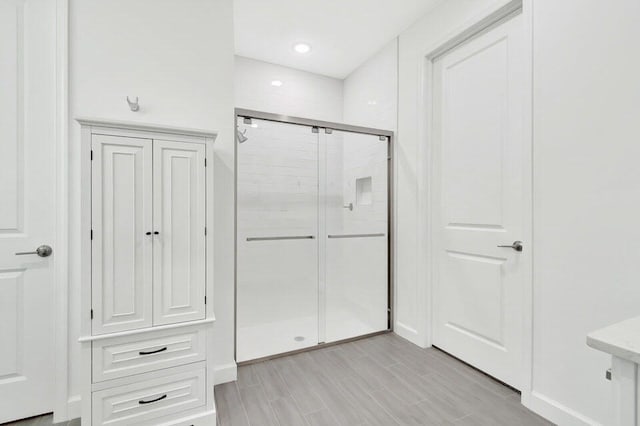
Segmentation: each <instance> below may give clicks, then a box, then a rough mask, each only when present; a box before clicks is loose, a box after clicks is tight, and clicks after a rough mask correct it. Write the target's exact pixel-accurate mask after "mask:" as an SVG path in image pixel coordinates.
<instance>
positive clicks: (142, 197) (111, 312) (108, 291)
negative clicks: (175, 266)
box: [91, 135, 153, 334]
mask: <svg viewBox="0 0 640 426" xmlns="http://www.w3.org/2000/svg"><path fill="white" fill-rule="evenodd" d="M92 150H93V161H92V164H91V179H92V180H91V186H92V197H91V199H92V205H91V227H92V233H93V237H92V238H93V239H92V245H91V247H92V249H91V251H92V253H91V275H92V277H91V285H92V287H91V298H92V309H93V320H92V332H93V334H104V333H113V332H117V331H124V330H131V329H136V328H143V327H149V326H151V324H152V278H153V277H152V265H153V254H152V250H153V235H152V234H151V232H152V230H153V229H152V219H153V210H152V197H153V187H152V182H153V181H152V179H153V172H152V160H153V155H152V140H151V139H138V138H130V137H119V136H104V135H93V136H92Z"/></svg>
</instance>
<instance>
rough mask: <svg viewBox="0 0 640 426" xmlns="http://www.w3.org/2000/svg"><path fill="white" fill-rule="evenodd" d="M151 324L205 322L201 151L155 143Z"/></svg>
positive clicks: (195, 146) (198, 146)
mask: <svg viewBox="0 0 640 426" xmlns="http://www.w3.org/2000/svg"><path fill="white" fill-rule="evenodd" d="M153 157H154V160H153V164H154V167H153V187H154V190H153V191H154V198H153V203H154V207H153V223H154V236H153V240H154V252H153V253H154V268H153V285H154V290H153V302H154V308H153V323H154V325H160V324H171V323H176V322H183V321H191V320H197V319H203V318H204V317H205V311H204V297H205V249H206V247H205V147H204V145H202V144H194V143H181V142H170V141H162V140H154V145H153Z"/></svg>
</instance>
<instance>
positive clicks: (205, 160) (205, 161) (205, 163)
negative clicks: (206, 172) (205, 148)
mask: <svg viewBox="0 0 640 426" xmlns="http://www.w3.org/2000/svg"><path fill="white" fill-rule="evenodd" d="M204 166H205V167H207V159H206V158H205V159H204Z"/></svg>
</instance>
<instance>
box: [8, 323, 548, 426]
mask: <svg viewBox="0 0 640 426" xmlns="http://www.w3.org/2000/svg"><path fill="white" fill-rule="evenodd" d="M216 405H217V409H218V425H219V426H258V425H259V426H322V425H327V426H340V425H344V426H356V425H367V426H374V425H380V426H392V425H457V426H467V425H473V426H501V425H504V426H529V425H531V426H537V425H550V424H551V423H549V422H548V421H546V420H544V419H543V418H541V417H539V416H537V415H535V414H534V413H532V412H531V411H529V410H527V409H526V408H525V407H524V406H522V405H521V404H520V395H519V394H518V393H517V392H515V391H514V390H512V389H510V388H508V387H507V386H504V385H503V384H501V383H499V382H497V381H495V380H493V379H491V378H490V377H487V376H486V375H484V374H482V373H480V372H478V371H477V370H475V369H473V368H471V367H469V366H468V365H466V364H464V363H462V362H460V361H458V360H457V359H455V358H453V357H451V356H449V355H447V354H446V353H444V352H442V351H439V350H437V349H420V348H418V347H416V346H414V345H412V344H410V343H408V342H406V341H405V340H403V339H401V338H399V337H398V336H396V335H394V334H383V335H380V336H375V337H371V338H368V339H363V340H358V341H356V342H351V343H344V344H341V345H336V346H330V347H327V348H323V349H318V350H314V351H309V352H304V353H300V354H297V355H291V356H287V357H283V358H277V359H274V360H271V361H265V362H261V363H258V364H251V365H247V366H243V367H240V368H238V381H237V382H232V383H225V384H223V385H218V386H216ZM7 425H12V426H50V425H53V421H52V416H51V415H47V416H41V417H35V418H32V419H27V420H22V421H19V422H14V423H7ZM67 425H68V426H79V425H80V421H79V420H78V419H76V420H73V421H71V422H69V423H68V424H67V423H61V424H59V425H58V426H67Z"/></svg>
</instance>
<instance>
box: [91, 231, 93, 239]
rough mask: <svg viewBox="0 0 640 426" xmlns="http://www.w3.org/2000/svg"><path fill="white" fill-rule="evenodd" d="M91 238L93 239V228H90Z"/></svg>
mask: <svg viewBox="0 0 640 426" xmlns="http://www.w3.org/2000/svg"><path fill="white" fill-rule="evenodd" d="M91 240H92V241H93V229H92V230H91Z"/></svg>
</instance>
